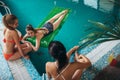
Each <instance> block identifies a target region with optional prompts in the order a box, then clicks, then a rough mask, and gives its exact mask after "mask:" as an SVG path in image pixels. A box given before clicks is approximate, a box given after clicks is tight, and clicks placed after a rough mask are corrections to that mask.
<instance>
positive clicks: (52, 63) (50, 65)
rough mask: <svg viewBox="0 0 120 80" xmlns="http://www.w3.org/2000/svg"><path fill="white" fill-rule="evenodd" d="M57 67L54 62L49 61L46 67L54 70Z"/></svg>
mask: <svg viewBox="0 0 120 80" xmlns="http://www.w3.org/2000/svg"><path fill="white" fill-rule="evenodd" d="M54 68H55V65H54V62H47V63H46V69H47V70H49V71H51V70H54Z"/></svg>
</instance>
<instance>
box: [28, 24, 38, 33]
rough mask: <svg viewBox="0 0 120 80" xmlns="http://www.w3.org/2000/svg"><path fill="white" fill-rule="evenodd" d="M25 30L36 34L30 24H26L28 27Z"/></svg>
mask: <svg viewBox="0 0 120 80" xmlns="http://www.w3.org/2000/svg"><path fill="white" fill-rule="evenodd" d="M26 30H27V31H30V30H32V31H34V32H36V30H35V29H34V28H33V26H32V25H31V24H28V25H27V26H26Z"/></svg>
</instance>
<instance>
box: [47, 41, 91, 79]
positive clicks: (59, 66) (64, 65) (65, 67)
mask: <svg viewBox="0 0 120 80" xmlns="http://www.w3.org/2000/svg"><path fill="white" fill-rule="evenodd" d="M48 49H49V53H50V54H51V56H52V57H53V58H54V59H55V60H56V61H55V62H47V63H46V73H47V75H48V78H49V79H51V78H52V79H54V80H80V77H81V74H82V72H83V70H84V69H85V68H87V67H89V66H90V65H91V62H90V61H89V59H88V58H87V57H85V56H83V55H78V53H75V62H72V63H69V58H70V56H71V54H72V53H73V52H75V51H76V50H77V49H78V46H75V47H73V48H72V49H71V50H70V51H68V52H67V54H66V49H65V47H64V45H63V44H62V43H61V42H59V41H53V42H51V43H50V44H49V47H48Z"/></svg>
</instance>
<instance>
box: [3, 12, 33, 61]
mask: <svg viewBox="0 0 120 80" xmlns="http://www.w3.org/2000/svg"><path fill="white" fill-rule="evenodd" d="M2 21H3V24H4V25H5V29H4V39H3V42H4V47H3V55H4V58H5V59H6V60H16V59H19V58H21V57H24V58H27V59H28V58H29V56H28V55H27V53H29V52H30V51H31V50H32V48H31V46H27V44H20V36H19V34H18V32H17V30H16V28H17V27H18V18H17V17H16V16H15V15H12V14H7V15H5V16H3V20H2Z"/></svg>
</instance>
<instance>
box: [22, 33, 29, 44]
mask: <svg viewBox="0 0 120 80" xmlns="http://www.w3.org/2000/svg"><path fill="white" fill-rule="evenodd" d="M28 37H29V36H28V35H27V34H25V36H23V38H22V42H23V43H24V41H25V39H26V38H28Z"/></svg>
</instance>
